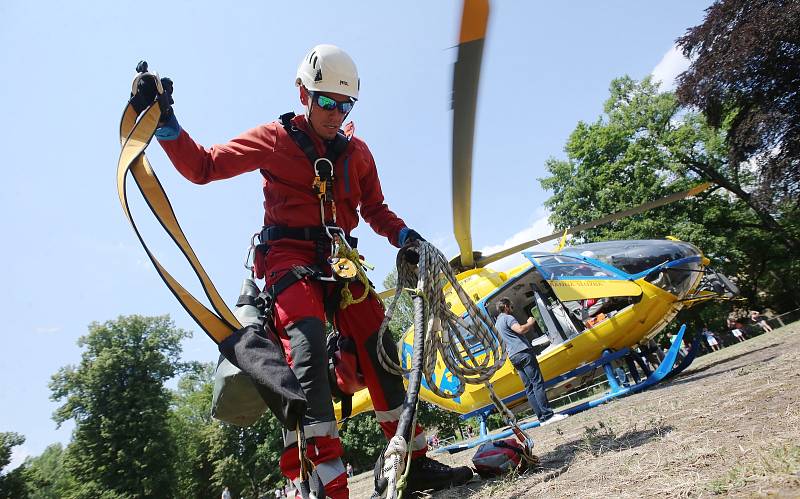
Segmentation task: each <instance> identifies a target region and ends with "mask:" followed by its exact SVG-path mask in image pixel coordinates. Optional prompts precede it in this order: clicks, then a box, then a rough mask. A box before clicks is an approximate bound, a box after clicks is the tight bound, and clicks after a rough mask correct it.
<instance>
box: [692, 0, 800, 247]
mask: <svg viewBox="0 0 800 499" xmlns="http://www.w3.org/2000/svg"><path fill="white" fill-rule="evenodd" d="M678 45H679V46H680V47H681V48H682V49H683V53H684V55H686V56H687V57H689V58H691V59H692V64H691V66H690V67H689V69H688V70H687V71H686V72H685V73H683V74H682V75H681V76H680V78H679V85H678V89H677V95H678V98H679V99H680V101H681V102H682V103H683V104H686V105H692V106H696V107H697V108H699V109H700V110H702V112H703V113H704V114H705V116H706V117H707V118H708V120H709V122H710V123H711V124H712V125H713V126H715V127H717V128H720V129H723V130H725V131H726V132H727V135H726V147H727V153H728V163H729V164H731V165H734V168H732V170H733V173H736V171H737V169H738V170H744V169H748V170H751V171H754V172H755V173H756V175H757V183H756V184H755V185H753V186H752V188H746V189H744V191H746V192H742V193H741V197H742V199H743V200H745V201H747V202H748V204H750V205H751V206H752V207H753V208H754V209H755V210H757V212H758V213H759V218H760V219H761V221H762V222H763V223H765V224H767V225H770V226H772V225H773V224H774V226H772V227H771V228H773V229H775V230H779V231H781V233H782V237H783V238H784V239H786V240H787V242H788V244H789V246H790V247H792V248H793V249H794V250H795V251H796V250H798V249H800V237H798V236H799V234H798V226H797V225H796V224H791V223H787V222H789V220H786V219H785V217H786V216H787V214H788V213H789V212H794V213H795V214H796V211H797V210H798V208H800V205H798V200H800V114H799V113H798V112H797V110H798V109H800V92H798V91H797V88H798V82H800V3H798V2H797V1H795V0H759V1H751V0H719V1H716V2H714V4H713V5H712V6H711V7H709V8H708V9H707V10H706V17H705V19H704V20H703V23H702V24H700V25H698V26H694V27H692V28H690V29H689V30H687V32H686V35H685V36H683V37H681V38H679V39H678ZM731 179H732V180H733V181H735V180H736V179H735V177H731ZM794 221H795V222H796V219H795V220H794Z"/></svg>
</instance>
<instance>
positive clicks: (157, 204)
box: [117, 103, 242, 343]
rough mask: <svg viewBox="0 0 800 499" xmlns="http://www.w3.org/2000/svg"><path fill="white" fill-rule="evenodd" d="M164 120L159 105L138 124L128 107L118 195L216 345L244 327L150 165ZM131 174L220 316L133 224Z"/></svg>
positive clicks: (170, 285) (168, 277) (170, 284)
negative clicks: (169, 267)
mask: <svg viewBox="0 0 800 499" xmlns="http://www.w3.org/2000/svg"><path fill="white" fill-rule="evenodd" d="M160 117H161V109H160V108H159V106H158V104H157V103H154V104H152V105H151V106H150V107H148V108H147V109H146V110H145V111H144V112H143V113H142V116H141V118H140V119H139V120H138V121H137V120H136V118H137V115H136V112H135V111H134V109H133V107H132V106H131V105H130V104H128V105H127V106H126V107H125V111H124V112H123V114H122V120H121V122H120V127H119V136H120V141H121V143H122V152H121V153H120V155H119V161H118V163H117V192H118V193H119V200H120V203H122V209H123V210H124V211H125V216H126V217H128V221H129V222H130V224H131V226H132V227H133V230H134V231H135V232H136V236H137V237H138V238H139V242H140V243H141V244H142V247H143V248H144V250H145V252H146V253H147V256H148V257H149V258H150V261H151V262H153V265H154V266H155V268H156V270H157V271H158V274H159V275H160V276H161V278H162V279H163V280H164V283H165V284H166V285H167V287H168V288H169V289H170V291H172V294H174V295H175V297H176V298H177V299H178V301H179V302H180V303H181V305H183V308H185V309H186V311H187V312H188V313H189V315H191V316H192V319H194V320H195V322H197V324H198V325H199V326H200V327H201V328H203V330H204V331H205V332H206V334H207V335H209V336H210V337H211V338H212V339H213V340H214V341H215V342H216V343H220V342H221V341H222V340H224V339H225V338H227V337H228V336H230V334H231V333H232V332H233V331H235V330H237V329H240V328H241V327H242V326H241V325H240V324H239V321H238V320H236V317H234V315H233V312H231V310H230V309H229V308H228V306H227V305H226V304H225V302H224V301H223V300H222V298H221V297H220V295H219V293H218V292H217V290H216V288H215V287H214V284H213V283H212V282H211V279H209V277H208V274H206V271H205V270H204V269H203V266H202V265H200V262H199V260H198V259H197V255H195V253H194V250H192V247H191V246H190V245H189V241H188V240H187V239H186V236H185V235H184V233H183V230H181V227H180V225H179V224H178V219H177V218H176V217H175V212H174V211H173V210H172V206H171V205H170V202H169V199H168V198H167V195H166V193H165V192H164V188H163V187H162V186H161V183H160V182H159V181H158V178H157V177H156V174H155V172H154V171H153V168H152V167H151V166H150V162H149V161H148V160H147V157H146V156H145V155H144V150H145V149H146V148H147V145H148V144H149V143H150V140H152V138H153V134H154V133H155V130H156V128H157V126H158V121H159V119H160ZM128 172H130V173H131V175H132V176H133V179H134V180H135V181H136V185H137V186H138V187H139V190H140V191H141V193H142V196H144V199H145V201H147V205H148V206H149V207H150V210H151V211H152V212H153V214H154V215H155V217H156V219H158V221H159V222H160V223H161V226H162V227H163V228H164V230H166V231H167V233H168V234H169V235H170V237H171V238H172V240H173V241H174V242H175V244H176V245H178V247H179V248H180V249H181V251H182V252H183V255H184V256H185V257H186V260H187V261H188V262H189V264H190V265H191V266H192V269H193V270H194V272H195V274H196V275H197V278H198V279H199V280H200V283H201V285H202V287H203V290H204V291H205V294H206V296H207V297H208V299H209V301H210V302H211V306H212V307H213V308H214V311H216V313H215V312H214V311H212V310H209V309H208V308H206V306H205V305H203V304H202V303H200V302H199V301H198V300H197V299H196V298H195V297H194V296H192V294H191V293H189V292H188V291H187V290H186V289H185V288H184V287H183V286H181V284H180V283H179V282H178V281H176V280H175V278H173V277H172V275H170V273H169V272H167V270H166V269H165V268H164V267H163V266H162V265H161V264H160V263H159V261H158V260H157V259H156V257H155V256H154V255H153V253H152V252H151V251H150V249H149V248H148V247H147V244H146V243H145V241H144V239H143V238H142V235H141V233H140V232H139V229H138V227H137V226H136V223H135V222H134V221H133V216H132V215H131V211H130V207H129V206H128V196H127V192H126V179H127V174H128Z"/></svg>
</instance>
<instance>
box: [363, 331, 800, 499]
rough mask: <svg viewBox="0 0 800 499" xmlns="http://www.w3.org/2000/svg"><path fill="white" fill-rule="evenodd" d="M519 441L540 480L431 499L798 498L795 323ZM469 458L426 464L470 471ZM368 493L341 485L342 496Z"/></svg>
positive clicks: (531, 476) (533, 477)
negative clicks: (529, 450)
mask: <svg viewBox="0 0 800 499" xmlns="http://www.w3.org/2000/svg"><path fill="white" fill-rule="evenodd" d="M530 434H531V436H532V437H533V438H534V440H535V441H536V448H535V451H536V453H537V454H538V456H539V459H540V460H541V468H540V469H538V470H533V471H529V472H528V473H526V474H523V475H514V476H507V477H504V478H499V479H493V480H479V479H477V478H476V479H475V481H473V482H470V483H469V484H467V485H465V486H462V487H458V488H453V489H450V490H446V491H441V492H438V493H436V494H433V496H432V497H434V498H437V499H444V498H458V499H465V498H476V499H477V498H483V497H498V498H513V497H581V498H585V497H604V498H605V497H710V496H715V495H725V496H734V497H762V496H768V497H800V323H794V324H790V325H788V326H786V327H783V328H780V329H776V330H775V331H774V332H772V333H768V334H764V335H761V336H758V337H756V338H753V339H750V340H748V341H745V342H744V343H738V344H736V345H733V346H730V347H728V348H725V349H723V350H721V351H719V352H715V353H713V354H708V355H705V356H703V357H701V358H699V359H697V360H696V361H695V362H694V363H693V364H692V366H691V367H689V368H688V369H687V370H686V371H685V372H684V373H683V374H682V375H680V376H678V377H677V378H675V379H673V380H671V381H669V382H665V383H663V384H661V385H658V386H657V387H655V388H654V389H651V390H649V391H646V392H644V393H639V394H635V395H632V396H629V397H626V398H622V399H618V400H615V401H613V402H610V403H608V404H605V405H603V406H600V407H597V408H595V409H592V410H589V411H586V412H583V413H581V414H577V415H574V416H572V417H570V418H568V419H566V420H564V421H562V422H559V423H556V424H554V425H549V426H546V427H544V428H536V429H533V430H530ZM473 454H474V450H467V451H464V452H461V453H459V454H454V455H436V456H435V457H436V458H437V459H438V460H440V461H442V462H445V463H447V464H451V465H462V464H463V465H471V459H472V455H473ZM371 483H372V476H371V474H369V473H367V474H363V475H360V476H358V477H355V478H354V479H352V481H351V486H350V491H351V493H350V495H351V497H357V498H360V497H369V495H370V493H371Z"/></svg>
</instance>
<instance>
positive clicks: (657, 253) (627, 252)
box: [561, 239, 701, 275]
mask: <svg viewBox="0 0 800 499" xmlns="http://www.w3.org/2000/svg"><path fill="white" fill-rule="evenodd" d="M561 253H562V254H573V255H576V256H585V257H589V258H594V259H597V260H599V261H600V262H602V263H605V264H607V265H610V266H612V267H614V268H616V269H619V270H622V271H623V272H625V273H627V274H630V275H633V274H638V273H640V272H643V271H645V270H648V269H651V268H653V267H655V266H657V265H661V264H663V263H665V262H670V261H674V260H680V259H682V258H687V257H699V256H700V255H701V253H700V250H698V249H697V248H696V247H695V246H693V245H691V244H689V243H685V242H682V241H670V240H657V239H651V240H639V241H603V242H598V243H587V244H580V245H578V246H571V247H568V248H564V249H563V250H562V252H561Z"/></svg>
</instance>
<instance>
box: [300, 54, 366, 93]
mask: <svg viewBox="0 0 800 499" xmlns="http://www.w3.org/2000/svg"><path fill="white" fill-rule="evenodd" d="M360 83H361V82H360V80H359V79H358V70H357V69H356V64H355V63H354V62H353V59H351V58H350V56H349V55H347V53H346V52H345V51H344V50H342V49H340V48H339V47H336V46H334V45H317V46H316V47H314V48H313V49H311V51H309V53H308V54H306V56H305V57H304V58H303V60H302V61H300V66H298V68H297V79H296V80H295V85H297V86H298V87H299V86H300V85H302V86H304V87H306V89H308V90H309V91H311V92H331V93H335V94H342V95H346V96H348V97H352V98H353V99H358V88H359V86H360Z"/></svg>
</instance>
